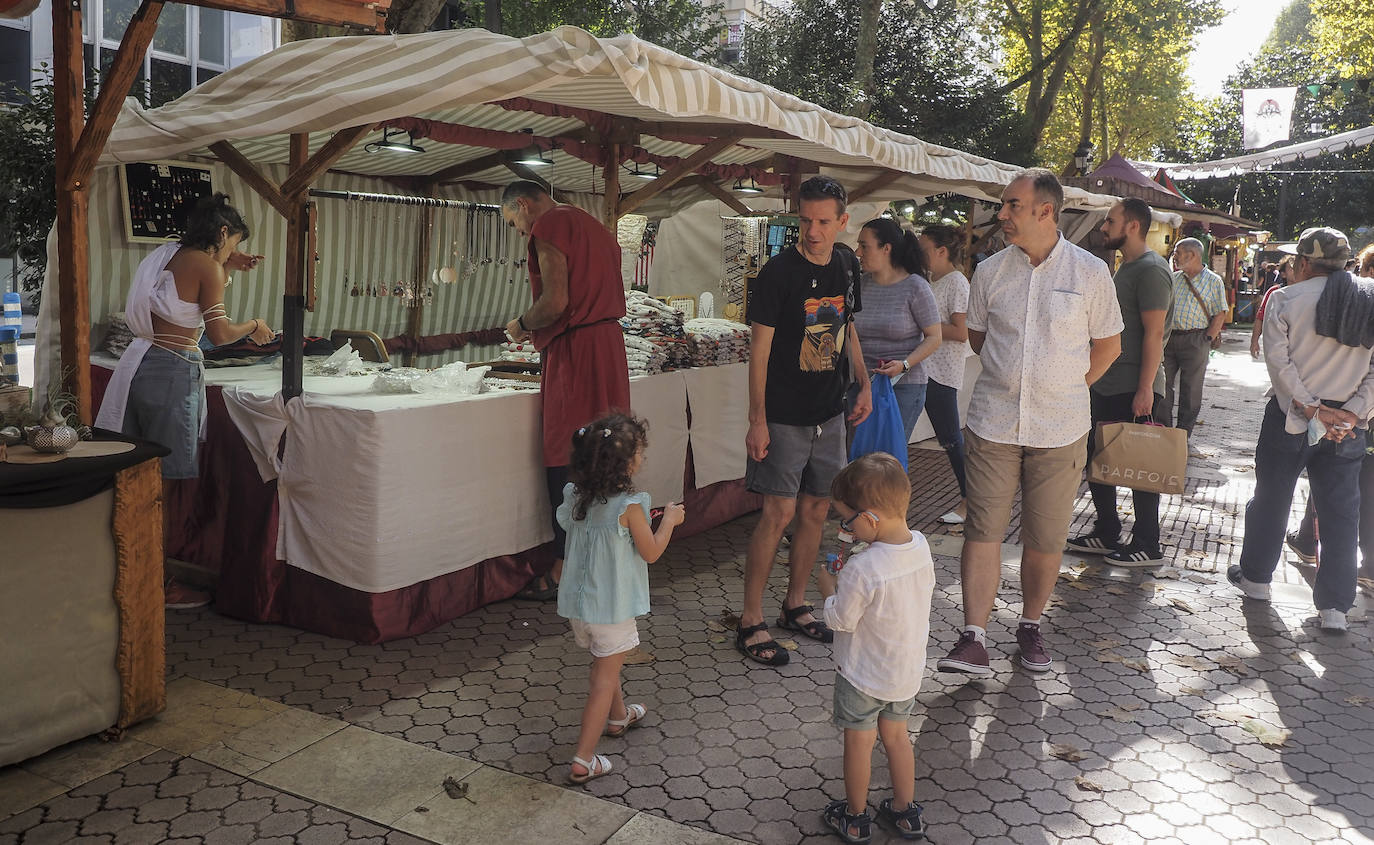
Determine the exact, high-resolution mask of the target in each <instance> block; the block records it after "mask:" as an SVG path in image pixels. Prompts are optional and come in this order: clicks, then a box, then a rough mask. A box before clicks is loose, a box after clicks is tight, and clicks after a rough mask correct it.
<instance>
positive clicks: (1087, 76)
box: [998, 0, 1223, 166]
mask: <svg viewBox="0 0 1374 845" xmlns="http://www.w3.org/2000/svg"><path fill="white" fill-rule="evenodd" d="M1003 7H1004V12H1003V14H1002V15H1001V16H1000V17H999V18H998V24H999V26H1000V34H1001V38H1002V43H1003V47H1004V50H1005V55H1006V63H1005V69H1004V73H1005V74H1006V75H1008V76H1010V77H1015V80H1014V81H1019V80H1020V79H1025V80H1026V81H1025V83H1024V85H1022V86H1021V87H1020V88H1019V89H1018V97H1019V98H1020V100H1021V102H1022V103H1023V104H1024V108H1025V111H1026V115H1027V120H1028V127H1029V131H1030V133H1031V135H1032V137H1034V138H1035V139H1036V141H1037V142H1038V144H1037V153H1038V155H1039V158H1040V160H1041V161H1043V162H1045V163H1046V164H1050V165H1065V166H1067V165H1068V164H1070V163H1071V161H1072V155H1073V151H1074V149H1075V148H1076V147H1077V146H1078V145H1079V144H1080V143H1082V142H1084V141H1091V142H1093V143H1094V144H1095V145H1096V146H1097V150H1098V158H1099V160H1101V159H1105V158H1107V157H1108V156H1109V155H1111V154H1112V153H1121V154H1122V155H1126V156H1136V157H1141V156H1143V155H1145V154H1147V153H1149V152H1150V151H1152V150H1153V149H1155V148H1157V147H1159V146H1161V145H1163V144H1166V143H1171V142H1172V141H1173V135H1174V124H1175V123H1176V120H1177V117H1178V115H1179V113H1180V112H1181V111H1183V110H1185V109H1186V108H1187V106H1188V103H1187V100H1186V93H1185V92H1186V91H1187V88H1188V85H1187V82H1186V81H1185V79H1184V74H1185V72H1186V71H1187V67H1188V56H1189V54H1190V53H1191V51H1192V47H1193V45H1192V41H1193V36H1194V35H1195V34H1196V33H1197V32H1199V31H1200V30H1201V29H1203V28H1205V27H1208V26H1211V25H1212V24H1214V23H1216V22H1218V21H1219V20H1220V18H1221V16H1222V14H1223V12H1222V9H1221V6H1220V4H1219V3H1218V2H1217V0H1019V2H1018V0H1004V2H1003ZM1056 51H1059V52H1058V53H1057V57H1056Z"/></svg>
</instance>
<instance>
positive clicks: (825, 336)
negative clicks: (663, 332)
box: [735, 176, 872, 666]
mask: <svg viewBox="0 0 1374 845" xmlns="http://www.w3.org/2000/svg"><path fill="white" fill-rule="evenodd" d="M847 199H848V197H847V195H846V193H845V189H844V186H843V185H841V184H840V183H839V182H836V181H835V180H833V179H829V178H827V177H823V176H816V177H813V178H811V179H808V180H806V181H805V182H803V183H802V185H801V194H800V201H799V203H798V212H799V213H798V217H799V223H800V227H801V231H800V237H799V239H798V241H797V244H796V246H795V247H790V248H788V249H786V250H784V251H783V252H781V253H779V254H778V255H776V256H774V257H773V258H772V259H771V260H769V262H768V263H767V264H765V265H764V267H763V269H762V270H761V271H760V272H759V276H758V279H757V280H756V281H755V282H754V285H753V290H752V292H751V294H750V302H749V313H748V315H747V316H748V319H749V321H750V324H751V326H752V330H753V338H752V340H751V343H750V359H749V434H748V437H747V438H746V440H745V446H746V448H747V450H748V453H749V466H748V469H747V470H746V473H745V483H746V484H747V486H748V487H749V489H750V490H752V491H753V492H755V493H760V494H762V495H763V497H764V501H763V515H762V516H761V517H760V518H759V522H758V525H757V526H756V527H755V528H754V535H753V537H751V538H750V540H749V553H748V558H747V561H746V563H745V572H744V609H743V610H742V611H741V612H740V619H739V630H738V632H737V634H736V637H735V647H736V648H738V649H739V650H740V651H741V652H743V653H744V654H745V655H746V656H747V657H749V658H750V659H751V660H755V661H757V662H759V663H763V664H765V665H769V666H782V665H784V664H786V663H787V660H788V654H787V652H786V651H785V650H783V649H782V648H781V647H779V646H778V645H777V644H776V643H775V642H774V641H773V639H772V637H771V636H770V635H769V634H768V624H767V623H766V622H765V621H764V617H763V589H764V586H765V584H766V583H767V581H768V572H769V570H770V569H771V568H772V566H773V560H774V558H775V557H776V555H777V553H778V543H779V541H781V540H782V534H783V531H784V530H785V529H786V528H787V525H788V523H790V522H791V521H792V518H793V516H794V515H795V516H796V517H797V525H796V530H795V531H794V532H793V534H792V545H791V549H790V554H789V560H788V567H789V570H790V575H789V580H788V585H787V595H786V596H785V597H784V599H783V602H782V615H781V616H779V617H778V623H777V624H778V626H779V627H781V628H785V629H788V630H791V631H795V632H797V633H800V634H802V635H803V636H807V637H811V638H812V639H816V640H820V641H822V642H830V641H831V640H832V638H833V635H832V633H831V632H830V630H829V628H827V627H826V626H825V624H824V623H823V622H821V621H820V620H818V619H816V618H815V616H813V615H812V610H813V609H812V607H811V606H810V605H808V604H806V582H807V581H808V580H810V578H811V570H812V567H813V566H814V565H815V562H816V556H817V554H818V553H819V552H820V545H821V529H822V527H823V526H824V523H825V517H826V514H827V513H828V512H829V510H830V482H831V481H832V480H833V479H834V477H835V475H836V474H837V473H838V472H839V471H840V469H842V468H843V467H844V465H845V420H844V392H845V387H846V385H847V384H848V373H846V370H845V368H846V367H848V368H849V371H850V372H852V374H853V377H854V378H855V379H856V380H857V381H858V383H859V396H858V400H857V401H856V402H855V405H854V409H853V411H851V412H850V414H849V419H850V421H851V422H853V423H855V424H857V423H859V422H862V421H863V419H864V418H865V417H867V416H868V412H869V410H870V409H871V408H872V394H871V389H870V386H869V381H868V374H867V373H866V372H865V371H864V363H863V354H862V352H861V350H860V348H859V335H858V332H856V331H855V329H854V324H853V315H854V313H855V312H857V311H858V310H859V309H860V307H861V303H860V302H859V275H858V263H857V261H856V259H855V258H854V254H853V252H852V251H851V250H849V249H847V248H844V247H836V246H835V237H836V236H837V235H838V234H839V233H840V232H841V231H842V230H843V229H844V227H845V224H846V223H847V222H848V221H849V215H848V214H846V213H845V202H846V201H847Z"/></svg>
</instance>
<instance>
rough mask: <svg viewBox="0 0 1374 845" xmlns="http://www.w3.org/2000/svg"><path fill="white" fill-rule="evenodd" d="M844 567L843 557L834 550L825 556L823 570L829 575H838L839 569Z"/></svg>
mask: <svg viewBox="0 0 1374 845" xmlns="http://www.w3.org/2000/svg"><path fill="white" fill-rule="evenodd" d="M841 569H844V557H843V556H842V555H838V554H836V553H834V552H830V553H829V554H827V555H826V556H825V571H826V572H829V573H830V574H831V575H839V574H840V570H841Z"/></svg>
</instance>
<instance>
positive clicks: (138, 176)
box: [119, 161, 214, 244]
mask: <svg viewBox="0 0 1374 845" xmlns="http://www.w3.org/2000/svg"><path fill="white" fill-rule="evenodd" d="M210 171H211V167H210V165H208V164H193V163H191V162H185V161H140V162H133V163H131V164H125V165H123V166H121V167H120V168H119V193H120V198H121V200H122V203H123V206H124V239H125V240H126V241H127V242H129V243H131V244H164V243H166V242H167V241H169V240H173V239H175V238H177V237H178V236H180V235H181V233H182V231H183V230H184V229H185V226H186V215H187V213H188V212H189V211H190V210H191V208H192V207H193V204H194V203H195V201H196V200H198V199H200V198H202V197H208V196H210V195H212V194H213V193H214V186H213V183H212V182H211V178H210Z"/></svg>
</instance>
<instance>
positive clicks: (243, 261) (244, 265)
mask: <svg viewBox="0 0 1374 845" xmlns="http://www.w3.org/2000/svg"><path fill="white" fill-rule="evenodd" d="M264 257H265V256H262V255H248V254H247V253H243V252H238V251H237V250H235V251H234V252H233V253H231V254H230V255H229V258H228V259H227V260H226V261H225V262H224V266H225V269H228V270H252V269H253V268H255V267H257V266H258V262H259V261H261V260H262V259H263V258H264Z"/></svg>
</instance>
